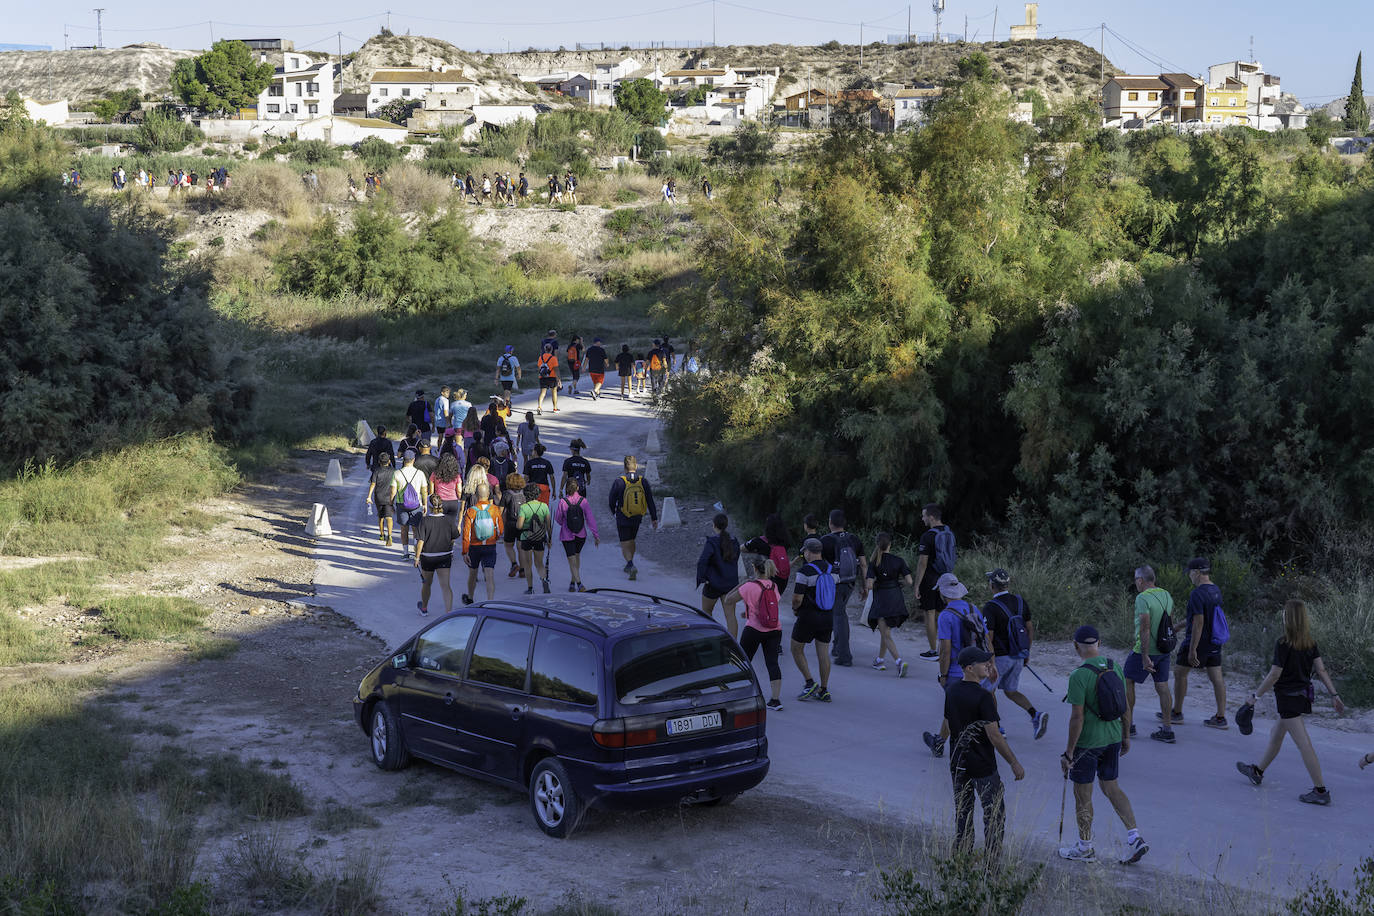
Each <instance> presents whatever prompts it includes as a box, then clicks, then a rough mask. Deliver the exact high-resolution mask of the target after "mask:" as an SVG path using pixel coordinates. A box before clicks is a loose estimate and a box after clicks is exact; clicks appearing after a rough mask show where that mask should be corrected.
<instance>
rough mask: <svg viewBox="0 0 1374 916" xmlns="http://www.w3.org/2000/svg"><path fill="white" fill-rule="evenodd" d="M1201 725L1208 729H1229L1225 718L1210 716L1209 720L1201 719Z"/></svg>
mask: <svg viewBox="0 0 1374 916" xmlns="http://www.w3.org/2000/svg"><path fill="white" fill-rule="evenodd" d="M1202 724H1203V725H1205V726H1207V727H1208V728H1219V729H1227V728H1230V727H1231V726H1230V723H1228V722H1227V721H1226V717H1225V716H1212V717H1211V718H1210V719H1203V720H1202Z"/></svg>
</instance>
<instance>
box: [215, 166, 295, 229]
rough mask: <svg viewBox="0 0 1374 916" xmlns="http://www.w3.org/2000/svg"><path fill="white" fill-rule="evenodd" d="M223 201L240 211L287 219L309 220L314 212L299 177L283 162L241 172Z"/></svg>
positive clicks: (244, 168)
mask: <svg viewBox="0 0 1374 916" xmlns="http://www.w3.org/2000/svg"><path fill="white" fill-rule="evenodd" d="M220 199H221V200H222V201H223V202H224V203H225V204H226V205H228V206H231V207H235V208H237V209H239V210H264V211H266V212H268V213H276V214H278V215H280V216H285V217H288V218H309V216H310V215H311V212H312V206H311V203H312V202H311V199H310V195H309V194H308V193H307V192H306V190H305V186H304V185H303V184H302V183H301V176H300V173H298V172H297V171H295V170H294V169H292V168H291V167H290V166H288V165H284V164H282V163H280V162H255V163H253V164H251V165H245V166H243V167H242V168H240V169H238V170H237V171H236V172H235V173H234V175H233V179H232V180H231V181H230V182H229V187H228V188H227V189H226V190H225V192H224V194H223V196H222V197H221V198H220Z"/></svg>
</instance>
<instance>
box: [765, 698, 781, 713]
mask: <svg viewBox="0 0 1374 916" xmlns="http://www.w3.org/2000/svg"><path fill="white" fill-rule="evenodd" d="M768 709H769V710H770V711H772V712H782V700H769V701H768Z"/></svg>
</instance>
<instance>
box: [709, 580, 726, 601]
mask: <svg viewBox="0 0 1374 916" xmlns="http://www.w3.org/2000/svg"><path fill="white" fill-rule="evenodd" d="M732 588H733V586H732ZM728 594H730V589H729V588H727V589H726V590H725V591H721V590H720V589H718V588H715V587H714V586H712V585H711V583H710V582H707V583H706V584H705V585H703V586H702V587H701V597H703V598H709V599H711V600H712V601H715V600H716V599H717V598H724V597H725V596H726V595H728Z"/></svg>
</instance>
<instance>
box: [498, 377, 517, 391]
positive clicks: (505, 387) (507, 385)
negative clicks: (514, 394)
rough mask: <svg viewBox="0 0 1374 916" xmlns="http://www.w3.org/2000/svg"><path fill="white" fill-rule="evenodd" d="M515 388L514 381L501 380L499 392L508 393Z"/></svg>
mask: <svg viewBox="0 0 1374 916" xmlns="http://www.w3.org/2000/svg"><path fill="white" fill-rule="evenodd" d="M514 387H515V379H501V390H502V391H510V390H511V389H512V388H514Z"/></svg>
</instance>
